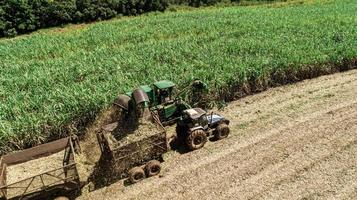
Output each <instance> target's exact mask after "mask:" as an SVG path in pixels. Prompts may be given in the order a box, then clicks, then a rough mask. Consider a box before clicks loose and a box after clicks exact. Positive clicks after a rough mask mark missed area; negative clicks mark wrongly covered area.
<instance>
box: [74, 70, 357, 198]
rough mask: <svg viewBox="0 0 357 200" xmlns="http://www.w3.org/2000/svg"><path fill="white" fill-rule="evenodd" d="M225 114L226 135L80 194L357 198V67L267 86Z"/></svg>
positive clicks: (230, 106) (94, 195)
mask: <svg viewBox="0 0 357 200" xmlns="http://www.w3.org/2000/svg"><path fill="white" fill-rule="evenodd" d="M219 113H221V114H222V115H224V116H225V117H227V118H228V119H230V120H231V126H230V127H231V135H230V136H229V137H228V138H227V139H225V140H222V141H217V142H209V143H207V144H206V146H205V147H204V148H203V149H200V150H197V151H193V152H189V153H186V154H180V153H178V152H174V151H171V152H169V153H167V155H165V162H164V163H163V171H162V172H161V175H160V176H156V177H152V178H149V179H146V180H144V181H142V182H140V183H137V184H134V185H130V186H127V187H125V186H124V184H123V182H122V181H121V182H118V183H115V184H112V185H111V186H109V187H105V188H102V189H99V190H96V191H94V192H91V193H87V194H84V195H82V196H81V197H79V199H113V200H114V199H357V70H351V71H348V72H344V73H338V74H334V75H329V76H323V77H320V78H316V79H312V80H306V81H303V82H299V83H297V84H294V85H288V86H283V87H278V88H273V89H269V90H268V91H265V92H262V93H259V94H256V95H253V96H248V97H245V98H242V99H240V100H238V101H235V102H232V103H230V104H229V105H228V107H226V108H225V109H224V110H222V111H219ZM170 130H171V129H170Z"/></svg>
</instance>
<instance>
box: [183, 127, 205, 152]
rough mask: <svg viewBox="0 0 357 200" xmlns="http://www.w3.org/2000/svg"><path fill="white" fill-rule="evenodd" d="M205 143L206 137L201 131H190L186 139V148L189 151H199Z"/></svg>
mask: <svg viewBox="0 0 357 200" xmlns="http://www.w3.org/2000/svg"><path fill="white" fill-rule="evenodd" d="M206 142H207V135H206V133H205V132H204V131H203V130H201V129H199V130H194V131H192V132H191V133H190V134H189V135H188V137H187V139H186V143H187V146H188V148H189V149H190V150H196V149H200V148H202V147H203V146H204V145H205V144H206Z"/></svg>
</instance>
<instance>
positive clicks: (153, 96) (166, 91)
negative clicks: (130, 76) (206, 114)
mask: <svg viewBox="0 0 357 200" xmlns="http://www.w3.org/2000/svg"><path fill="white" fill-rule="evenodd" d="M190 89H191V91H192V93H193V94H194V95H200V93H201V91H203V90H205V89H206V85H205V84H204V83H203V82H202V81H200V80H195V81H193V82H192V83H190V84H189V85H188V86H187V87H185V88H184V89H183V90H182V91H180V92H178V91H177V90H176V84H175V83H173V82H171V81H168V80H163V81H158V82H156V83H154V84H152V85H142V86H140V87H139V88H137V89H135V90H134V91H133V92H128V93H126V94H121V95H119V96H118V97H117V99H116V100H115V102H114V104H115V105H117V106H119V107H120V108H122V109H123V110H124V111H125V112H126V113H127V114H129V115H131V114H133V115H135V116H137V117H144V118H145V117H149V116H150V111H152V112H154V113H155V114H157V115H158V116H159V119H160V121H161V122H162V123H163V125H169V124H172V123H175V122H176V121H177V120H179V119H180V117H181V116H182V112H183V111H184V110H187V109H190V108H191V106H190V105H189V104H188V103H187V102H186V101H184V98H183V97H184V96H185V95H186V97H187V93H188V91H190Z"/></svg>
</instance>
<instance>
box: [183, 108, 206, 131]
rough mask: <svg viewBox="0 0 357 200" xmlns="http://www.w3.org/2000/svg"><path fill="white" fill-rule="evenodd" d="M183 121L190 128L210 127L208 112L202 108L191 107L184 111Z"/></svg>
mask: <svg viewBox="0 0 357 200" xmlns="http://www.w3.org/2000/svg"><path fill="white" fill-rule="evenodd" d="M182 121H183V122H184V123H185V124H186V125H187V127H188V128H197V127H201V128H208V120H207V112H206V111H204V110H203V109H201V108H191V109H187V110H185V111H183V118H182Z"/></svg>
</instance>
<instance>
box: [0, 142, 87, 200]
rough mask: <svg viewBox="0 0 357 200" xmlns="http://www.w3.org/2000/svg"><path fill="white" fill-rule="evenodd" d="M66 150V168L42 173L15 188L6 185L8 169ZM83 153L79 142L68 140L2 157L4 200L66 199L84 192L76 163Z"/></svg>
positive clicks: (0, 178) (0, 191)
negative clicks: (78, 155) (81, 189)
mask: <svg viewBox="0 0 357 200" xmlns="http://www.w3.org/2000/svg"><path fill="white" fill-rule="evenodd" d="M63 150H64V158H63V163H62V164H63V167H61V168H56V169H51V170H49V171H46V172H43V173H41V172H40V174H37V175H34V176H32V177H30V178H25V179H23V180H21V181H18V182H15V183H12V184H7V183H6V174H7V170H6V169H7V167H9V166H12V165H18V164H21V163H25V162H28V161H31V160H36V159H38V158H42V157H48V156H50V155H53V154H55V153H58V152H61V151H63ZM79 152H80V146H79V141H78V139H77V138H76V137H67V138H63V139H60V140H57V141H54V142H50V143H47V144H43V145H40V146H37V147H33V148H30V149H26V150H23V151H19V152H15V153H11V154H8V155H5V156H3V157H1V159H0V199H1V200H8V199H11V200H12V199H16V200H22V199H54V198H56V197H59V196H61V198H62V199H66V196H67V197H68V195H76V193H79V192H80V187H81V182H80V179H79V175H78V171H77V166H76V162H75V156H76V154H77V153H79ZM49 179H51V181H49ZM62 196H63V197H62Z"/></svg>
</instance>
